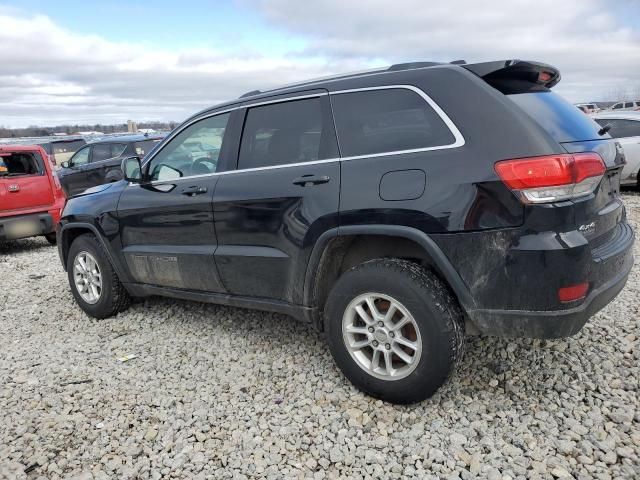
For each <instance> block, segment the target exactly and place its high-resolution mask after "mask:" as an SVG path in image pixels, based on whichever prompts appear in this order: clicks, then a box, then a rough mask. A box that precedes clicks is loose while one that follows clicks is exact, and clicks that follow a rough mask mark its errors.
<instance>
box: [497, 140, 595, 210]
mask: <svg viewBox="0 0 640 480" xmlns="http://www.w3.org/2000/svg"><path fill="white" fill-rule="evenodd" d="M495 170H496V173H497V174H498V176H499V177H500V179H501V180H502V181H503V182H504V183H505V184H506V185H507V187H509V188H510V189H511V190H512V191H513V192H514V193H515V194H516V195H517V196H518V197H519V198H520V199H521V200H522V201H523V202H525V203H547V202H557V201H561V200H567V199H571V198H576V197H581V196H584V195H588V194H590V193H591V192H593V191H594V190H595V189H596V187H597V186H598V184H599V183H600V180H601V179H602V176H603V175H604V172H605V170H606V168H605V165H604V162H603V161H602V158H600V155H598V154H597V153H595V152H587V153H574V154H559V155H546V156H543V157H530V158H519V159H515V160H503V161H500V162H498V163H496V164H495Z"/></svg>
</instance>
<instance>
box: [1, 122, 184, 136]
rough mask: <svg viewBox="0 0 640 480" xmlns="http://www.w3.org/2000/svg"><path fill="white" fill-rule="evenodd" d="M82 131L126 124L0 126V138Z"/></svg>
mask: <svg viewBox="0 0 640 480" xmlns="http://www.w3.org/2000/svg"><path fill="white" fill-rule="evenodd" d="M176 125H177V123H176V122H140V123H138V128H152V129H154V130H172V129H173V128H175V127H176ZM83 131H98V132H102V133H119V132H126V131H127V124H126V123H121V124H116V125H102V124H96V125H59V126H57V127H39V126H36V125H33V126H29V127H25V128H9V127H2V126H0V138H20V137H48V136H49V135H53V134H54V133H65V134H67V135H73V134H75V133H77V132H83Z"/></svg>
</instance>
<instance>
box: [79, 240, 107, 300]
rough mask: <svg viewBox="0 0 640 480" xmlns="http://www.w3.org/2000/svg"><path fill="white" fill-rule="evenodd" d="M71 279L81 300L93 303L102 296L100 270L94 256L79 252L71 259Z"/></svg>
mask: <svg viewBox="0 0 640 480" xmlns="http://www.w3.org/2000/svg"><path fill="white" fill-rule="evenodd" d="M73 280H74V283H75V287H76V290H77V292H78V294H79V295H80V297H81V298H82V300H84V301H85V302H87V303H90V304H94V303H97V302H98V300H100V297H101V296H102V272H101V271H100V267H99V266H98V262H97V261H96V259H95V257H94V256H93V255H91V254H90V253H89V252H84V251H83V252H80V253H78V254H77V255H76V258H75V259H74V260H73Z"/></svg>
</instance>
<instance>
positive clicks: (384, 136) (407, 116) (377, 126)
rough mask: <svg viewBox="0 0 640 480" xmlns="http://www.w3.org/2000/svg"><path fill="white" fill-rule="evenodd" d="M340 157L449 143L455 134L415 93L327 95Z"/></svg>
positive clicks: (398, 91) (371, 91)
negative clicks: (331, 106) (331, 107)
mask: <svg viewBox="0 0 640 480" xmlns="http://www.w3.org/2000/svg"><path fill="white" fill-rule="evenodd" d="M331 103H332V105H333V112H334V116H335V121H336V128H337V131H338V141H339V143H340V151H341V154H342V156H343V157H355V156H360V155H373V154H384V153H389V152H398V151H402V150H414V149H419V148H429V147H437V146H443V145H451V144H452V143H454V142H455V137H454V136H453V133H451V130H449V128H448V127H447V125H446V124H445V123H444V121H443V120H442V118H440V116H439V115H438V114H437V113H436V112H435V111H434V110H433V108H431V106H429V104H427V102H425V100H424V99H423V98H422V97H420V96H419V95H418V94H417V93H415V92H412V91H410V90H406V89H400V88H397V89H383V90H370V91H363V92H352V93H341V94H335V95H332V97H331Z"/></svg>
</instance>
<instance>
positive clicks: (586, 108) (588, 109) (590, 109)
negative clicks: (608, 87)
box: [576, 103, 601, 113]
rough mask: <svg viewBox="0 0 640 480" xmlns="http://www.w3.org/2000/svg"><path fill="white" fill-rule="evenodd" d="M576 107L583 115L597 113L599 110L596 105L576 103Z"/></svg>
mask: <svg viewBox="0 0 640 480" xmlns="http://www.w3.org/2000/svg"><path fill="white" fill-rule="evenodd" d="M576 107H578V108H579V109H580V110H582V111H583V112H584V113H598V112H599V111H600V110H601V108H600V107H599V106H598V104H597V103H576Z"/></svg>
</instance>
